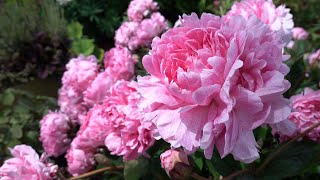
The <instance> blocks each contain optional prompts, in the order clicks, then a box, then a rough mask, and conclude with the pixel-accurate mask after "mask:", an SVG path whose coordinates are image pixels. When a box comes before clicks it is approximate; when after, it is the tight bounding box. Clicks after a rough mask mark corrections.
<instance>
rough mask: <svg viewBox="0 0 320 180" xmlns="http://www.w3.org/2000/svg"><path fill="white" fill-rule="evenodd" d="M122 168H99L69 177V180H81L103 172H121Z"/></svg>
mask: <svg viewBox="0 0 320 180" xmlns="http://www.w3.org/2000/svg"><path fill="white" fill-rule="evenodd" d="M123 168H124V166H112V167H105V168H101V169H97V170H94V171H90V172H87V173H84V174H81V175H80V176H75V177H71V178H70V179H69V180H76V179H82V178H86V177H89V176H92V175H95V174H99V173H102V172H104V171H110V170H111V171H112V170H122V169H123Z"/></svg>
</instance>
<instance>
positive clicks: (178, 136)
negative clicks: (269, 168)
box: [138, 13, 290, 163]
mask: <svg viewBox="0 0 320 180" xmlns="http://www.w3.org/2000/svg"><path fill="white" fill-rule="evenodd" d="M182 22H183V24H182V27H178V28H173V29H170V30H168V31H167V32H166V33H164V34H163V35H162V36H161V38H155V39H154V40H153V43H152V49H151V51H150V53H149V55H146V56H144V57H143V61H142V62H143V65H144V67H145V69H146V70H147V72H148V73H150V76H145V77H139V78H138V82H139V88H138V90H139V92H140V94H141V96H142V98H141V100H140V103H139V106H140V108H141V109H143V111H144V113H143V114H144V120H145V121H152V122H153V123H154V124H155V126H156V127H157V131H158V133H157V137H158V138H163V139H164V140H165V141H167V142H169V143H170V144H171V146H173V147H175V148H178V147H183V148H184V149H185V150H186V151H194V150H196V149H197V148H201V149H204V153H205V156H206V157H207V158H210V157H211V156H212V152H213V148H214V146H216V148H217V149H218V151H219V153H220V155H221V157H224V156H226V155H227V154H229V153H231V154H233V156H234V157H235V159H238V160H241V161H243V162H246V163H249V162H252V161H253V160H255V159H257V158H258V157H259V154H258V149H257V147H256V146H257V144H256V141H255V138H254V135H253V129H255V128H257V127H259V126H260V125H262V124H274V123H277V122H281V121H283V120H285V119H286V118H287V117H288V115H289V114H290V107H289V106H288V101H287V100H286V99H285V98H283V95H282V94H283V93H284V92H285V91H286V90H287V89H288V88H289V87H290V83H289V82H288V81H287V80H285V79H284V76H285V75H286V74H287V73H288V71H289V69H288V67H287V66H286V65H285V64H284V63H283V61H284V60H285V59H286V56H284V55H283V53H282V48H283V46H284V44H283V41H282V40H281V36H279V34H278V33H276V32H274V31H272V30H270V28H269V27H268V26H267V25H265V24H264V23H263V22H261V21H260V20H259V19H257V18H256V16H251V17H249V18H248V20H246V19H245V18H243V17H241V16H235V17H230V19H229V20H228V21H227V22H225V21H224V20H223V19H221V18H220V17H218V16H214V15H211V14H207V13H204V14H202V16H201V18H200V19H199V18H198V17H197V15H196V14H194V13H193V14H191V15H190V16H186V15H184V16H183V21H182Z"/></svg>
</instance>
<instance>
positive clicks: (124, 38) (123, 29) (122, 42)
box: [114, 22, 140, 51]
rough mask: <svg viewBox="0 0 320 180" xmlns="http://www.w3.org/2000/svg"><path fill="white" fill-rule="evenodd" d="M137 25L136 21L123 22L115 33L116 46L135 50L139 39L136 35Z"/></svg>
mask: <svg viewBox="0 0 320 180" xmlns="http://www.w3.org/2000/svg"><path fill="white" fill-rule="evenodd" d="M138 26H139V23H138V22H123V23H122V24H121V26H120V27H119V29H118V30H117V31H116V33H115V36H114V41H115V45H116V46H117V47H119V46H123V47H128V48H129V49H130V50H131V51H134V50H136V49H137V48H138V47H139V45H140V42H139V39H138V38H137V35H136V31H137V30H138Z"/></svg>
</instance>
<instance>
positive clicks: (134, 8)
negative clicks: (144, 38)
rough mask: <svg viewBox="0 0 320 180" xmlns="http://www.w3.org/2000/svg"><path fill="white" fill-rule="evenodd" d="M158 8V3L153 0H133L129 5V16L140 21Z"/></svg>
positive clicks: (132, 19) (131, 19)
mask: <svg viewBox="0 0 320 180" xmlns="http://www.w3.org/2000/svg"><path fill="white" fill-rule="evenodd" d="M157 9H158V5H157V3H156V2H154V1H153V0H132V1H131V2H130V4H129V7H128V18H129V20H130V21H136V22H140V21H141V20H142V19H143V18H144V17H146V16H148V14H149V13H151V12H152V11H155V10H157Z"/></svg>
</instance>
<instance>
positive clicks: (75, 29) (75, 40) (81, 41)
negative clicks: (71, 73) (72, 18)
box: [68, 22, 104, 62]
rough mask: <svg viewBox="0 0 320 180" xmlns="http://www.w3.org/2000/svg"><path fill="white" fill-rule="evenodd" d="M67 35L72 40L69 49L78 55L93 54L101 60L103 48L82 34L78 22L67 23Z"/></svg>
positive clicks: (81, 28)
mask: <svg viewBox="0 0 320 180" xmlns="http://www.w3.org/2000/svg"><path fill="white" fill-rule="evenodd" d="M68 36H69V38H70V39H71V40H72V44H71V51H72V52H73V53H74V54H76V55H80V54H83V55H85V56H89V55H91V54H93V55H95V56H96V57H97V58H98V59H99V61H100V62H101V61H102V59H103V55H104V50H103V49H101V48H98V47H96V46H95V43H94V40H93V39H89V38H87V37H86V36H83V26H82V25H81V24H80V23H79V22H72V23H70V24H69V25H68Z"/></svg>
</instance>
